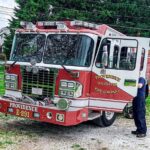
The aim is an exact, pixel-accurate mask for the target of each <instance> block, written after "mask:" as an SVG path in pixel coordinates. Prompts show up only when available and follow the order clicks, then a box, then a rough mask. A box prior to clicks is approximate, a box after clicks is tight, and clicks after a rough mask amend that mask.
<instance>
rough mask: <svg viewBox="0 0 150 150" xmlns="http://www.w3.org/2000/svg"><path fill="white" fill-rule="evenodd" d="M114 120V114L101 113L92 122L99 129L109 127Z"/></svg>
mask: <svg viewBox="0 0 150 150" xmlns="http://www.w3.org/2000/svg"><path fill="white" fill-rule="evenodd" d="M115 119H116V113H115V112H109V111H103V112H102V115H101V116H100V117H98V118H96V119H94V120H93V122H94V123H95V124H96V125H98V126H100V127H108V126H111V125H112V124H113V123H114V121H115Z"/></svg>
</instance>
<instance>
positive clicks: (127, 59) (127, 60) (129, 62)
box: [119, 47, 137, 70]
mask: <svg viewBox="0 0 150 150" xmlns="http://www.w3.org/2000/svg"><path fill="white" fill-rule="evenodd" d="M136 53H137V48H133V47H122V48H121V52H120V61H119V69H123V70H133V69H134V68H135V64H136Z"/></svg>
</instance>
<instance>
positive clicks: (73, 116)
mask: <svg viewBox="0 0 150 150" xmlns="http://www.w3.org/2000/svg"><path fill="white" fill-rule="evenodd" d="M0 112H2V113H4V114H11V115H14V116H18V117H24V118H28V119H32V120H37V121H42V122H48V123H52V124H58V125H63V126H72V125H77V124H79V123H81V122H84V121H87V120H88V108H73V107H70V108H69V109H68V110H67V111H62V110H58V109H57V108H56V107H54V106H49V107H48V106H37V105H31V104H27V103H22V102H15V101H12V100H9V99H3V98H0Z"/></svg>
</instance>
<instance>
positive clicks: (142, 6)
mask: <svg viewBox="0 0 150 150" xmlns="http://www.w3.org/2000/svg"><path fill="white" fill-rule="evenodd" d="M87 2H89V3H96V4H97V3H99V4H110V5H124V6H137V7H141V8H145V7H146V8H149V9H150V5H149V6H147V5H137V4H135V3H130V4H127V3H119V2H116V3H113V2H100V1H94V0H91V1H87Z"/></svg>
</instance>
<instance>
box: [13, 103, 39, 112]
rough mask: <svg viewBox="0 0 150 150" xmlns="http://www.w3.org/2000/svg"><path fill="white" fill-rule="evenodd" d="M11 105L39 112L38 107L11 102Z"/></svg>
mask: <svg viewBox="0 0 150 150" xmlns="http://www.w3.org/2000/svg"><path fill="white" fill-rule="evenodd" d="M10 107H13V108H20V109H24V110H29V111H33V112H37V107H33V106H27V105H23V104H15V103H10Z"/></svg>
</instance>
